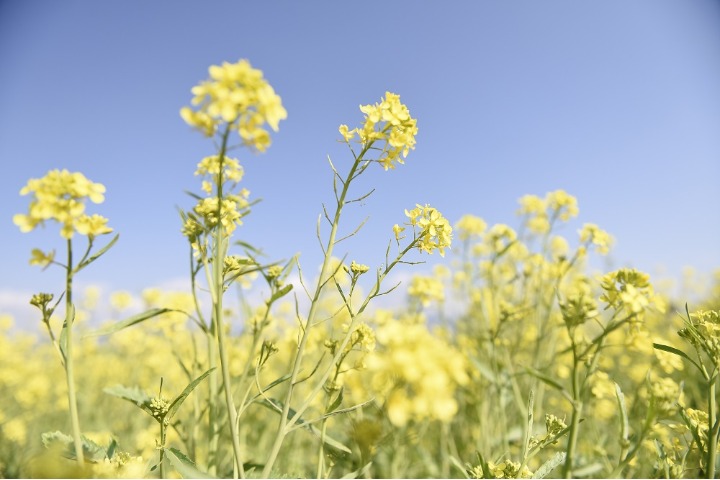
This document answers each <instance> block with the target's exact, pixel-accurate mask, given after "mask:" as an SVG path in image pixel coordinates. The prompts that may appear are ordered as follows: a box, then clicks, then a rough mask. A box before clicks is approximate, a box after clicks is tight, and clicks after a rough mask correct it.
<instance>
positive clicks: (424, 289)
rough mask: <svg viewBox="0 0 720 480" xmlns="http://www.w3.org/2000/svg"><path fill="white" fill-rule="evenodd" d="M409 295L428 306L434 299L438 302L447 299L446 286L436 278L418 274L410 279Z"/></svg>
mask: <svg viewBox="0 0 720 480" xmlns="http://www.w3.org/2000/svg"><path fill="white" fill-rule="evenodd" d="M408 295H410V296H411V297H415V298H417V299H418V300H419V301H420V303H422V305H423V307H427V306H428V305H430V302H431V301H433V300H435V301H438V302H442V301H444V300H445V287H443V284H442V282H441V281H440V280H438V279H436V278H433V277H421V276H419V275H416V276H414V277H413V278H412V280H411V281H410V286H409V287H408Z"/></svg>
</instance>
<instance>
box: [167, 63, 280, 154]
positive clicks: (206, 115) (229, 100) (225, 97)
mask: <svg viewBox="0 0 720 480" xmlns="http://www.w3.org/2000/svg"><path fill="white" fill-rule="evenodd" d="M209 74H210V79H209V80H206V81H204V82H202V83H200V84H199V85H196V86H195V87H193V88H192V93H193V95H194V97H193V99H192V104H193V105H194V106H195V107H196V108H197V110H193V109H192V108H191V107H183V108H182V109H181V110H180V116H181V117H182V118H183V120H185V121H186V122H187V123H188V124H190V125H191V126H193V127H195V128H197V129H198V130H200V131H201V132H202V133H203V134H205V135H206V136H212V135H214V134H215V133H216V132H217V130H218V127H219V126H220V124H222V123H226V124H230V126H231V128H233V129H235V130H237V131H238V133H239V134H240V137H241V138H242V139H243V142H244V143H245V145H247V146H249V147H251V148H253V149H255V150H257V151H260V152H264V151H265V150H266V149H267V147H269V146H270V134H269V133H268V131H267V130H265V128H264V125H265V124H267V125H268V126H270V128H272V129H273V130H274V131H277V130H278V124H279V123H280V120H284V119H286V118H287V111H286V110H285V108H284V107H283V106H282V101H281V99H280V97H279V96H278V95H277V94H276V93H275V90H273V88H272V87H271V86H270V84H268V83H267V81H266V80H265V79H264V78H263V74H262V72H261V71H260V70H257V69H255V68H253V67H252V66H251V65H250V62H248V61H247V60H240V61H238V62H237V63H227V62H224V63H223V64H222V65H212V66H211V67H210V68H209Z"/></svg>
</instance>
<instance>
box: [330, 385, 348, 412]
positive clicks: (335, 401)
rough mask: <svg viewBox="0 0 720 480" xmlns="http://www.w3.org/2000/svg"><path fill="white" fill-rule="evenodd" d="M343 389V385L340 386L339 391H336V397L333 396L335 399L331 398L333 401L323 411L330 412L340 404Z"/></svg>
mask: <svg viewBox="0 0 720 480" xmlns="http://www.w3.org/2000/svg"><path fill="white" fill-rule="evenodd" d="M343 390H344V387H341V388H340V392H338V394H337V397H335V400H333V403H332V404H331V405H330V406H329V407H328V409H327V410H326V411H325V413H332V412H334V411H335V410H336V409H337V408H338V407H339V406H340V404H341V403H342V401H343Z"/></svg>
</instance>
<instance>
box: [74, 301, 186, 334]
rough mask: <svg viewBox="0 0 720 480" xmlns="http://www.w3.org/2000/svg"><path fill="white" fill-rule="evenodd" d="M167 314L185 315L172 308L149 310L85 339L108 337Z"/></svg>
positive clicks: (102, 329) (97, 331) (96, 331)
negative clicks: (177, 313)
mask: <svg viewBox="0 0 720 480" xmlns="http://www.w3.org/2000/svg"><path fill="white" fill-rule="evenodd" d="M168 312H180V313H185V312H183V311H181V310H175V309H172V308H151V309H150V310H147V311H145V312H142V313H138V314H137V315H133V316H132V317H130V318H126V319H125V320H122V321H120V322H117V323H114V324H112V325H108V326H107V327H104V328H101V329H100V330H95V331H94V332H89V333H86V334H85V336H86V337H96V336H99V335H110V334H111V333H115V332H117V331H119V330H122V329H123V328H127V327H131V326H133V325H135V324H136V323H140V322H144V321H145V320H149V319H151V318H153V317H157V316H158V315H162V314H163V313H168Z"/></svg>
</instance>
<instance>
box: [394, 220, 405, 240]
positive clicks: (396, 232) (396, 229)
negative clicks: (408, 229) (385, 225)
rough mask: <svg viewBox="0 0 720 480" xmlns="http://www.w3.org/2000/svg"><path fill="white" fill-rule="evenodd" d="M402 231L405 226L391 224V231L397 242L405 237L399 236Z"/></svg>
mask: <svg viewBox="0 0 720 480" xmlns="http://www.w3.org/2000/svg"><path fill="white" fill-rule="evenodd" d="M404 231H405V227H401V226H400V225H398V224H397V223H396V224H395V225H393V233H394V234H395V240H396V241H398V242H399V241H400V240H401V239H403V238H405V237H401V236H400V235H401V234H402V232H404Z"/></svg>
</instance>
